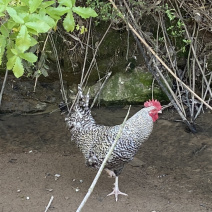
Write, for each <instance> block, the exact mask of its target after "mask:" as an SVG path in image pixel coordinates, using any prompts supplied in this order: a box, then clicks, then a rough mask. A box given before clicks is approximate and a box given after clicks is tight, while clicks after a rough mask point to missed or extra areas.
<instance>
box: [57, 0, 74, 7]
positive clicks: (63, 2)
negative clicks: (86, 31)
mask: <svg viewBox="0 0 212 212" xmlns="http://www.w3.org/2000/svg"><path fill="white" fill-rule="evenodd" d="M58 3H59V4H61V5H64V6H66V7H69V8H72V6H73V5H72V1H70V0H58Z"/></svg>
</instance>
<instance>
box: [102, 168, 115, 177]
mask: <svg viewBox="0 0 212 212" xmlns="http://www.w3.org/2000/svg"><path fill="white" fill-rule="evenodd" d="M105 171H106V172H107V174H108V175H109V176H108V177H116V174H115V173H114V171H111V170H110V169H107V168H105Z"/></svg>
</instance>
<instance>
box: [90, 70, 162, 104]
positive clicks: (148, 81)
mask: <svg viewBox="0 0 212 212" xmlns="http://www.w3.org/2000/svg"><path fill="white" fill-rule="evenodd" d="M152 79H153V78H152V75H151V74H150V73H149V72H146V71H145V70H143V69H141V68H140V67H137V68H136V69H134V70H133V71H132V72H119V73H116V74H114V75H113V76H112V77H111V78H109V79H108V81H107V83H106V84H105V86H104V88H103V89H102V91H101V94H100V96H99V99H100V101H101V102H103V103H105V104H106V105H108V104H116V103H118V104H120V103H121V104H123V103H130V104H139V103H143V102H144V101H146V100H148V99H151V98H152ZM100 87H101V84H100V83H99V82H98V83H96V84H95V85H93V86H91V87H90V96H91V98H94V97H95V95H96V93H97V92H98V91H99V89H100ZM164 97H165V95H164V94H163V92H162V91H161V89H160V88H159V87H158V86H157V85H156V84H155V85H154V98H156V99H161V98H163V99H164Z"/></svg>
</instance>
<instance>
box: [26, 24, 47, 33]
mask: <svg viewBox="0 0 212 212" xmlns="http://www.w3.org/2000/svg"><path fill="white" fill-rule="evenodd" d="M25 25H26V26H27V27H28V28H31V29H33V30H35V31H36V32H37V33H45V32H48V31H49V29H50V28H51V27H50V26H49V25H48V24H47V23H45V22H44V21H36V22H27V23H26V24H25Z"/></svg>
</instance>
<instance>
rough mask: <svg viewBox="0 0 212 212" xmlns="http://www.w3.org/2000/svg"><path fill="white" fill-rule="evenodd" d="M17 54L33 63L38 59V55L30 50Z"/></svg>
mask: <svg viewBox="0 0 212 212" xmlns="http://www.w3.org/2000/svg"><path fill="white" fill-rule="evenodd" d="M19 56H20V57H21V58H22V59H24V60H27V61H28V62H30V63H34V62H36V61H37V59H38V57H37V56H36V55H35V54H33V53H32V52H27V53H21V54H19Z"/></svg>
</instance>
